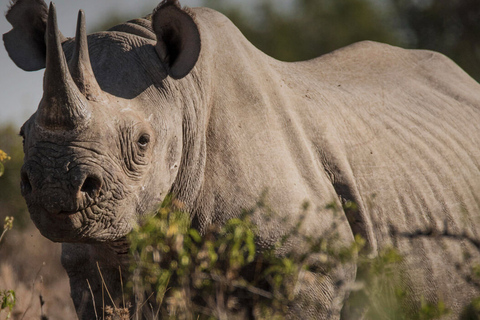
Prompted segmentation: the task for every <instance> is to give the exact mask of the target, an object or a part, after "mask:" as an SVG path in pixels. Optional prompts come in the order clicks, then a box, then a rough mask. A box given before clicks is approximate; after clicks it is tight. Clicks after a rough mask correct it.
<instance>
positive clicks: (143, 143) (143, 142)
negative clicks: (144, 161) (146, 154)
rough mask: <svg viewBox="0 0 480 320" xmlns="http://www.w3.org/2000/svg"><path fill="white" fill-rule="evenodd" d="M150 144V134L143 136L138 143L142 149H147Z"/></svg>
mask: <svg viewBox="0 0 480 320" xmlns="http://www.w3.org/2000/svg"><path fill="white" fill-rule="evenodd" d="M149 142H150V136H149V135H148V134H142V135H141V136H140V138H138V141H137V143H138V145H139V146H140V147H142V148H145V147H146V146H147V144H148V143H149Z"/></svg>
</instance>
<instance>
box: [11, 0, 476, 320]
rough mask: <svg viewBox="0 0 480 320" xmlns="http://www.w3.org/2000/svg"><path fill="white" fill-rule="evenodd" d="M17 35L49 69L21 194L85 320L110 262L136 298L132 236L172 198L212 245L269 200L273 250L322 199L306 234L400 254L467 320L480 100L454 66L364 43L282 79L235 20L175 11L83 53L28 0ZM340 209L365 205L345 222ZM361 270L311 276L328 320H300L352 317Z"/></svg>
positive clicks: (421, 284) (15, 40)
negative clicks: (58, 249) (127, 274)
mask: <svg viewBox="0 0 480 320" xmlns="http://www.w3.org/2000/svg"><path fill="white" fill-rule="evenodd" d="M6 18H7V19H8V21H9V22H10V23H11V24H12V26H13V29H12V30H11V31H10V32H8V33H6V34H5V35H4V37H3V39H4V43H5V47H6V49H7V51H8V53H9V55H10V57H11V59H12V60H13V61H14V62H15V63H16V64H17V65H18V66H19V67H20V68H22V69H24V70H27V71H30V70H39V69H42V68H45V76H44V87H43V90H44V94H43V98H42V100H41V101H40V103H39V106H38V109H37V111H36V112H35V113H34V114H33V115H32V116H31V117H30V119H28V120H27V121H26V122H25V124H24V125H23V127H22V129H21V135H22V136H23V137H24V151H25V159H24V160H25V163H24V165H23V167H22V170H21V181H22V182H21V188H22V194H23V196H24V198H25V200H26V202H27V205H28V209H29V212H30V215H31V218H32V220H33V222H34V223H35V225H36V226H37V228H38V229H39V230H40V232H41V233H42V234H43V235H44V236H45V237H47V238H48V239H51V240H53V241H56V242H61V243H62V264H63V266H64V267H65V269H66V271H67V273H68V276H69V278H70V284H71V296H72V299H73V301H74V304H75V307H76V309H77V313H78V315H79V317H80V318H82V319H93V318H94V317H95V313H94V311H95V310H94V302H96V303H95V305H96V306H97V308H99V307H101V306H102V294H101V290H102V285H101V282H100V279H99V277H98V269H97V263H98V265H99V266H100V267H101V270H102V272H103V277H104V279H105V282H106V285H107V287H108V288H109V289H110V292H111V293H112V295H113V299H121V297H120V292H121V288H120V285H121V281H120V280H121V279H120V276H119V272H118V266H119V265H121V266H124V267H125V264H126V263H127V261H129V258H128V242H127V241H126V240H125V239H126V236H127V234H129V232H130V231H131V230H132V227H133V226H134V225H135V224H136V223H137V222H138V221H139V220H140V219H141V218H142V217H144V216H146V215H148V214H149V213H150V212H152V211H153V210H154V209H155V207H156V206H157V205H158V204H159V203H161V202H162V200H163V199H164V198H165V196H166V195H167V194H173V195H174V196H175V198H176V199H177V200H178V201H179V202H181V203H182V204H183V208H184V210H186V212H188V213H189V214H190V217H191V224H192V226H193V227H195V228H197V229H198V230H199V231H200V232H205V230H207V229H208V228H209V227H210V226H211V225H212V224H222V223H225V222H226V221H227V220H228V219H230V218H233V217H238V216H239V215H240V214H241V212H242V209H245V208H251V207H252V206H254V205H255V203H256V201H257V200H258V199H259V196H260V195H261V194H262V192H263V191H265V190H268V193H267V200H268V202H269V205H270V206H271V209H272V211H274V212H275V213H276V214H277V215H278V218H275V219H271V218H269V219H267V218H266V217H265V216H264V215H262V214H261V212H260V213H258V214H255V215H254V216H253V218H252V219H253V221H254V223H255V224H256V225H257V229H258V231H257V234H256V243H257V246H258V248H259V250H264V249H266V248H270V247H271V246H272V245H274V244H275V243H277V241H278V240H279V239H280V238H282V237H283V236H284V235H285V234H286V233H287V232H288V230H291V228H290V225H289V223H286V222H285V219H284V218H290V219H288V221H295V219H292V218H295V215H296V214H297V213H299V212H300V210H299V208H300V207H301V205H302V203H304V201H305V200H306V201H308V202H309V203H310V204H311V206H312V207H313V208H315V210H311V211H312V212H309V213H308V214H307V215H306V216H305V221H304V224H303V228H302V230H301V231H302V232H303V233H304V234H316V235H322V234H324V233H326V232H328V230H330V229H331V226H332V224H335V225H336V228H337V231H338V235H339V236H338V238H337V240H336V241H337V242H338V245H339V246H344V245H348V244H350V243H351V242H352V241H353V240H354V236H355V235H357V234H358V235H360V236H362V237H363V238H364V239H365V241H366V244H367V249H366V250H368V252H369V254H370V255H371V256H372V257H374V256H375V255H377V254H378V253H379V252H380V251H381V250H382V248H386V247H388V246H394V247H395V248H397V250H399V251H400V252H401V253H402V254H403V255H404V256H405V261H404V266H405V268H406V269H407V270H408V271H409V273H408V274H409V277H408V278H406V279H405V281H406V283H407V287H408V288H409V290H410V291H411V293H412V294H413V295H414V296H415V297H417V298H418V299H419V300H420V299H424V300H425V301H429V302H432V303H436V302H438V301H444V302H445V304H446V305H447V306H448V307H450V308H451V311H452V312H451V314H450V316H451V317H456V316H458V315H459V314H460V313H461V312H462V311H461V310H462V306H464V305H466V304H467V303H468V302H469V301H470V300H471V299H472V298H474V297H475V296H477V295H478V294H479V293H480V292H479V290H478V287H477V286H475V283H474V282H472V281H469V278H468V275H467V274H466V273H465V270H468V268H469V266H470V265H471V264H473V263H474V261H479V260H478V259H479V248H478V247H479V245H478V244H479V242H478V241H480V238H479V237H480V235H479V233H480V229H479V226H480V221H479V219H480V86H479V84H478V83H477V82H476V81H475V80H473V79H472V78H471V77H470V76H469V75H467V74H466V73H465V72H464V71H463V70H461V69H460V68H459V67H458V66H457V65H456V64H455V63H454V62H452V61H451V60H449V59H448V58H447V57H445V56H443V55H441V54H439V53H435V52H431V51H423V50H405V49H401V48H398V47H393V46H390V45H386V44H380V43H375V42H360V43H356V44H353V45H350V46H348V47H345V48H343V49H339V50H336V51H334V52H332V53H329V54H326V55H323V56H321V57H319V58H316V59H313V60H309V61H304V62H295V63H286V62H281V61H277V60H275V59H273V58H271V57H269V56H267V55H265V54H264V53H262V52H261V51H259V50H258V49H256V48H255V47H254V46H253V45H252V44H251V43H250V42H249V41H248V40H247V39H246V38H245V37H244V36H243V35H242V34H241V33H240V31H239V30H238V29H237V28H236V27H235V26H234V25H233V24H232V22H231V21H230V20H229V19H227V18H226V17H225V16H223V15H222V14H220V13H218V12H216V11H214V10H211V9H207V8H193V9H190V8H182V7H181V6H180V5H179V3H178V2H177V1H176V0H165V1H163V2H161V3H160V4H159V5H158V7H157V8H156V9H155V10H154V11H153V14H152V15H150V16H147V17H146V18H142V19H136V20H132V21H129V22H126V23H123V24H120V25H117V26H115V27H113V28H111V29H110V30H108V31H105V32H98V33H94V34H90V35H88V36H87V35H86V32H85V19H84V14H83V12H80V13H79V20H78V23H77V33H76V36H75V38H66V37H64V36H63V35H62V34H61V33H60V31H59V30H58V27H57V21H56V14H55V7H54V5H52V4H51V5H50V8H47V5H46V4H45V3H44V2H43V1H42V0H17V1H15V2H14V3H13V5H12V6H11V8H10V9H9V11H8V12H7V14H6ZM333 32H334V31H333ZM292 45H293V44H292ZM332 201H334V202H335V203H338V204H342V203H355V204H356V205H355V206H351V207H350V209H349V210H347V209H345V210H344V209H341V208H342V207H341V206H340V209H339V210H340V213H341V214H340V218H339V217H338V212H333V211H332V210H330V209H328V208H327V207H328V205H329V204H331V203H332ZM292 223H293V222H292ZM435 234H436V235H437V236H435ZM428 235H430V236H428ZM301 245H302V244H301V243H300V244H299V243H298V242H295V241H290V242H287V243H285V245H284V247H282V248H279V249H278V250H279V252H290V251H292V250H297V248H298V247H297V246H301ZM280 254H282V253H280ZM466 257H468V259H466ZM356 269H357V267H356V264H355V263H347V264H342V265H340V266H338V267H337V268H335V269H332V270H328V272H322V271H321V269H319V270H313V271H304V273H303V274H302V277H301V279H299V285H297V286H296V289H295V292H294V293H295V296H296V297H298V299H296V300H295V301H302V299H304V298H305V297H307V298H310V299H314V300H315V301H318V304H316V305H315V307H305V308H304V307H301V305H302V304H301V302H298V303H296V302H295V301H294V302H293V303H292V305H291V306H290V310H291V312H290V315H289V316H290V317H291V318H318V319H327V318H328V319H339V318H340V317H344V318H347V316H346V315H345V312H343V313H342V307H343V305H344V301H345V300H346V299H347V296H348V294H349V289H348V288H349V284H350V285H351V284H352V283H353V282H354V281H355V277H356V271H357V270H356ZM87 280H88V281H87ZM350 287H351V286H350ZM92 296H93V297H94V299H95V300H96V301H93V300H92ZM318 305H320V306H318Z"/></svg>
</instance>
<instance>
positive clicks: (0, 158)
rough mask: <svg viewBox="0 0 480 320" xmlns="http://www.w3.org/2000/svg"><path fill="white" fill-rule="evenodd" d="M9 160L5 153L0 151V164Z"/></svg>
mask: <svg viewBox="0 0 480 320" xmlns="http://www.w3.org/2000/svg"><path fill="white" fill-rule="evenodd" d="M10 159H11V158H10V157H9V156H8V155H7V154H6V153H5V151H3V150H1V149H0V162H5V161H7V160H10Z"/></svg>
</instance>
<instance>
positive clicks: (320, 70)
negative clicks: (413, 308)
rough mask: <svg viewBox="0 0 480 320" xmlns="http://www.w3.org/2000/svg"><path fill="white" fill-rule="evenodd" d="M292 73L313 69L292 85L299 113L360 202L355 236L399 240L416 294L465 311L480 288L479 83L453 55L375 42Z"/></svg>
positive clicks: (346, 195) (339, 185)
mask: <svg viewBox="0 0 480 320" xmlns="http://www.w3.org/2000/svg"><path fill="white" fill-rule="evenodd" d="M288 68H293V69H297V70H299V71H300V72H299V73H300V74H306V75H307V76H306V77H305V78H306V79H307V80H300V79H301V77H300V76H298V78H297V79H293V80H291V83H290V87H291V88H292V92H296V94H297V95H298V94H299V93H300V95H303V97H300V99H302V100H303V101H304V103H300V104H298V107H296V108H298V109H299V111H298V117H299V118H302V117H303V119H304V123H305V130H306V132H307V135H309V138H310V141H311V144H312V146H313V147H314V148H315V149H316V150H318V153H319V154H320V159H321V161H322V162H323V165H324V168H325V170H326V172H327V174H328V176H329V177H330V179H331V181H332V183H333V184H334V186H335V189H336V191H337V194H338V195H339V196H340V197H341V198H343V199H344V201H346V200H351V201H355V202H356V203H357V204H358V206H359V210H358V211H356V212H351V213H350V214H351V215H352V216H351V217H350V219H349V220H350V221H355V222H354V223H353V224H352V228H353V229H354V231H357V233H360V234H362V235H364V236H366V237H367V239H368V240H369V241H371V242H372V243H371V247H372V248H373V249H381V248H385V247H388V246H395V247H397V248H398V249H399V250H400V252H401V253H402V254H404V255H405V257H406V265H408V269H409V273H410V276H411V279H410V281H409V283H408V286H409V287H410V288H411V290H412V292H413V293H414V294H415V295H416V296H417V297H418V298H421V297H423V298H425V299H427V301H438V300H439V299H441V300H443V301H445V302H446V303H447V305H448V306H449V307H451V308H452V309H453V310H454V313H456V312H458V311H459V308H460V306H464V305H465V304H467V303H468V302H469V301H470V299H471V298H472V297H473V296H475V295H477V294H478V293H479V292H478V287H477V286H475V284H474V283H472V281H470V280H469V275H470V274H471V267H472V262H473V261H477V262H478V259H479V254H478V249H479V248H478V239H479V231H480V230H479V228H478V225H479V222H480V221H479V220H480V197H479V193H478V192H479V191H480V131H479V127H478V124H479V123H480V95H479V92H480V86H479V85H478V83H476V82H475V81H474V80H473V79H472V78H470V77H469V76H468V75H467V74H466V73H465V72H463V71H462V70H461V69H460V68H459V67H458V66H456V65H455V64H454V63H453V62H452V61H450V60H449V59H448V58H446V57H444V56H443V55H441V54H438V53H434V52H429V51H412V50H404V49H400V48H395V47H391V46H387V45H382V44H377V43H371V42H364V43H359V44H356V45H352V46H350V47H347V48H345V49H342V50H339V51H336V52H334V53H332V54H329V55H326V56H323V57H320V58H318V59H316V60H312V61H309V62H303V63H297V64H293V65H290V66H288ZM290 73H292V72H290ZM309 101H311V102H310V103H309ZM314 110H315V111H314ZM318 119H323V120H322V121H321V122H320V123H322V125H326V126H327V128H322V129H321V130H322V131H323V132H320V131H319V129H318V128H317V126H318V123H319V122H318ZM325 119H327V120H325ZM347 214H349V213H348V212H347ZM452 292H454V293H455V294H454V295H452Z"/></svg>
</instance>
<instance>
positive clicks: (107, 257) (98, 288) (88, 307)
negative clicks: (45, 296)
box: [62, 243, 133, 319]
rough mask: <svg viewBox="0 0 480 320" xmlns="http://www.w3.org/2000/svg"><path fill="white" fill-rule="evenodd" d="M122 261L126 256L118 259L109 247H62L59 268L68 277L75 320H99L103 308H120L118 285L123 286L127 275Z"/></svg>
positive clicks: (121, 289)
mask: <svg viewBox="0 0 480 320" xmlns="http://www.w3.org/2000/svg"><path fill="white" fill-rule="evenodd" d="M127 252H128V251H127ZM126 259H127V258H126V254H125V257H123V256H122V255H120V257H119V252H118V251H117V250H116V249H113V248H112V247H111V246H109V245H104V244H102V245H89V244H70V243H63V244H62V265H63V267H64V268H65V270H66V271H67V274H68V276H69V278H70V288H71V292H70V294H71V297H72V300H73V303H74V305H75V309H76V312H77V315H78V318H79V319H97V318H102V316H103V314H104V312H105V307H106V306H111V307H117V308H123V307H124V305H123V301H125V299H126V297H125V296H124V293H123V292H124V291H123V288H122V287H121V283H126V278H127V276H128V274H127V270H128V263H127V262H126V261H122V260H126ZM120 270H121V271H120ZM120 277H122V279H120ZM130 306H133V303H130Z"/></svg>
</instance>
